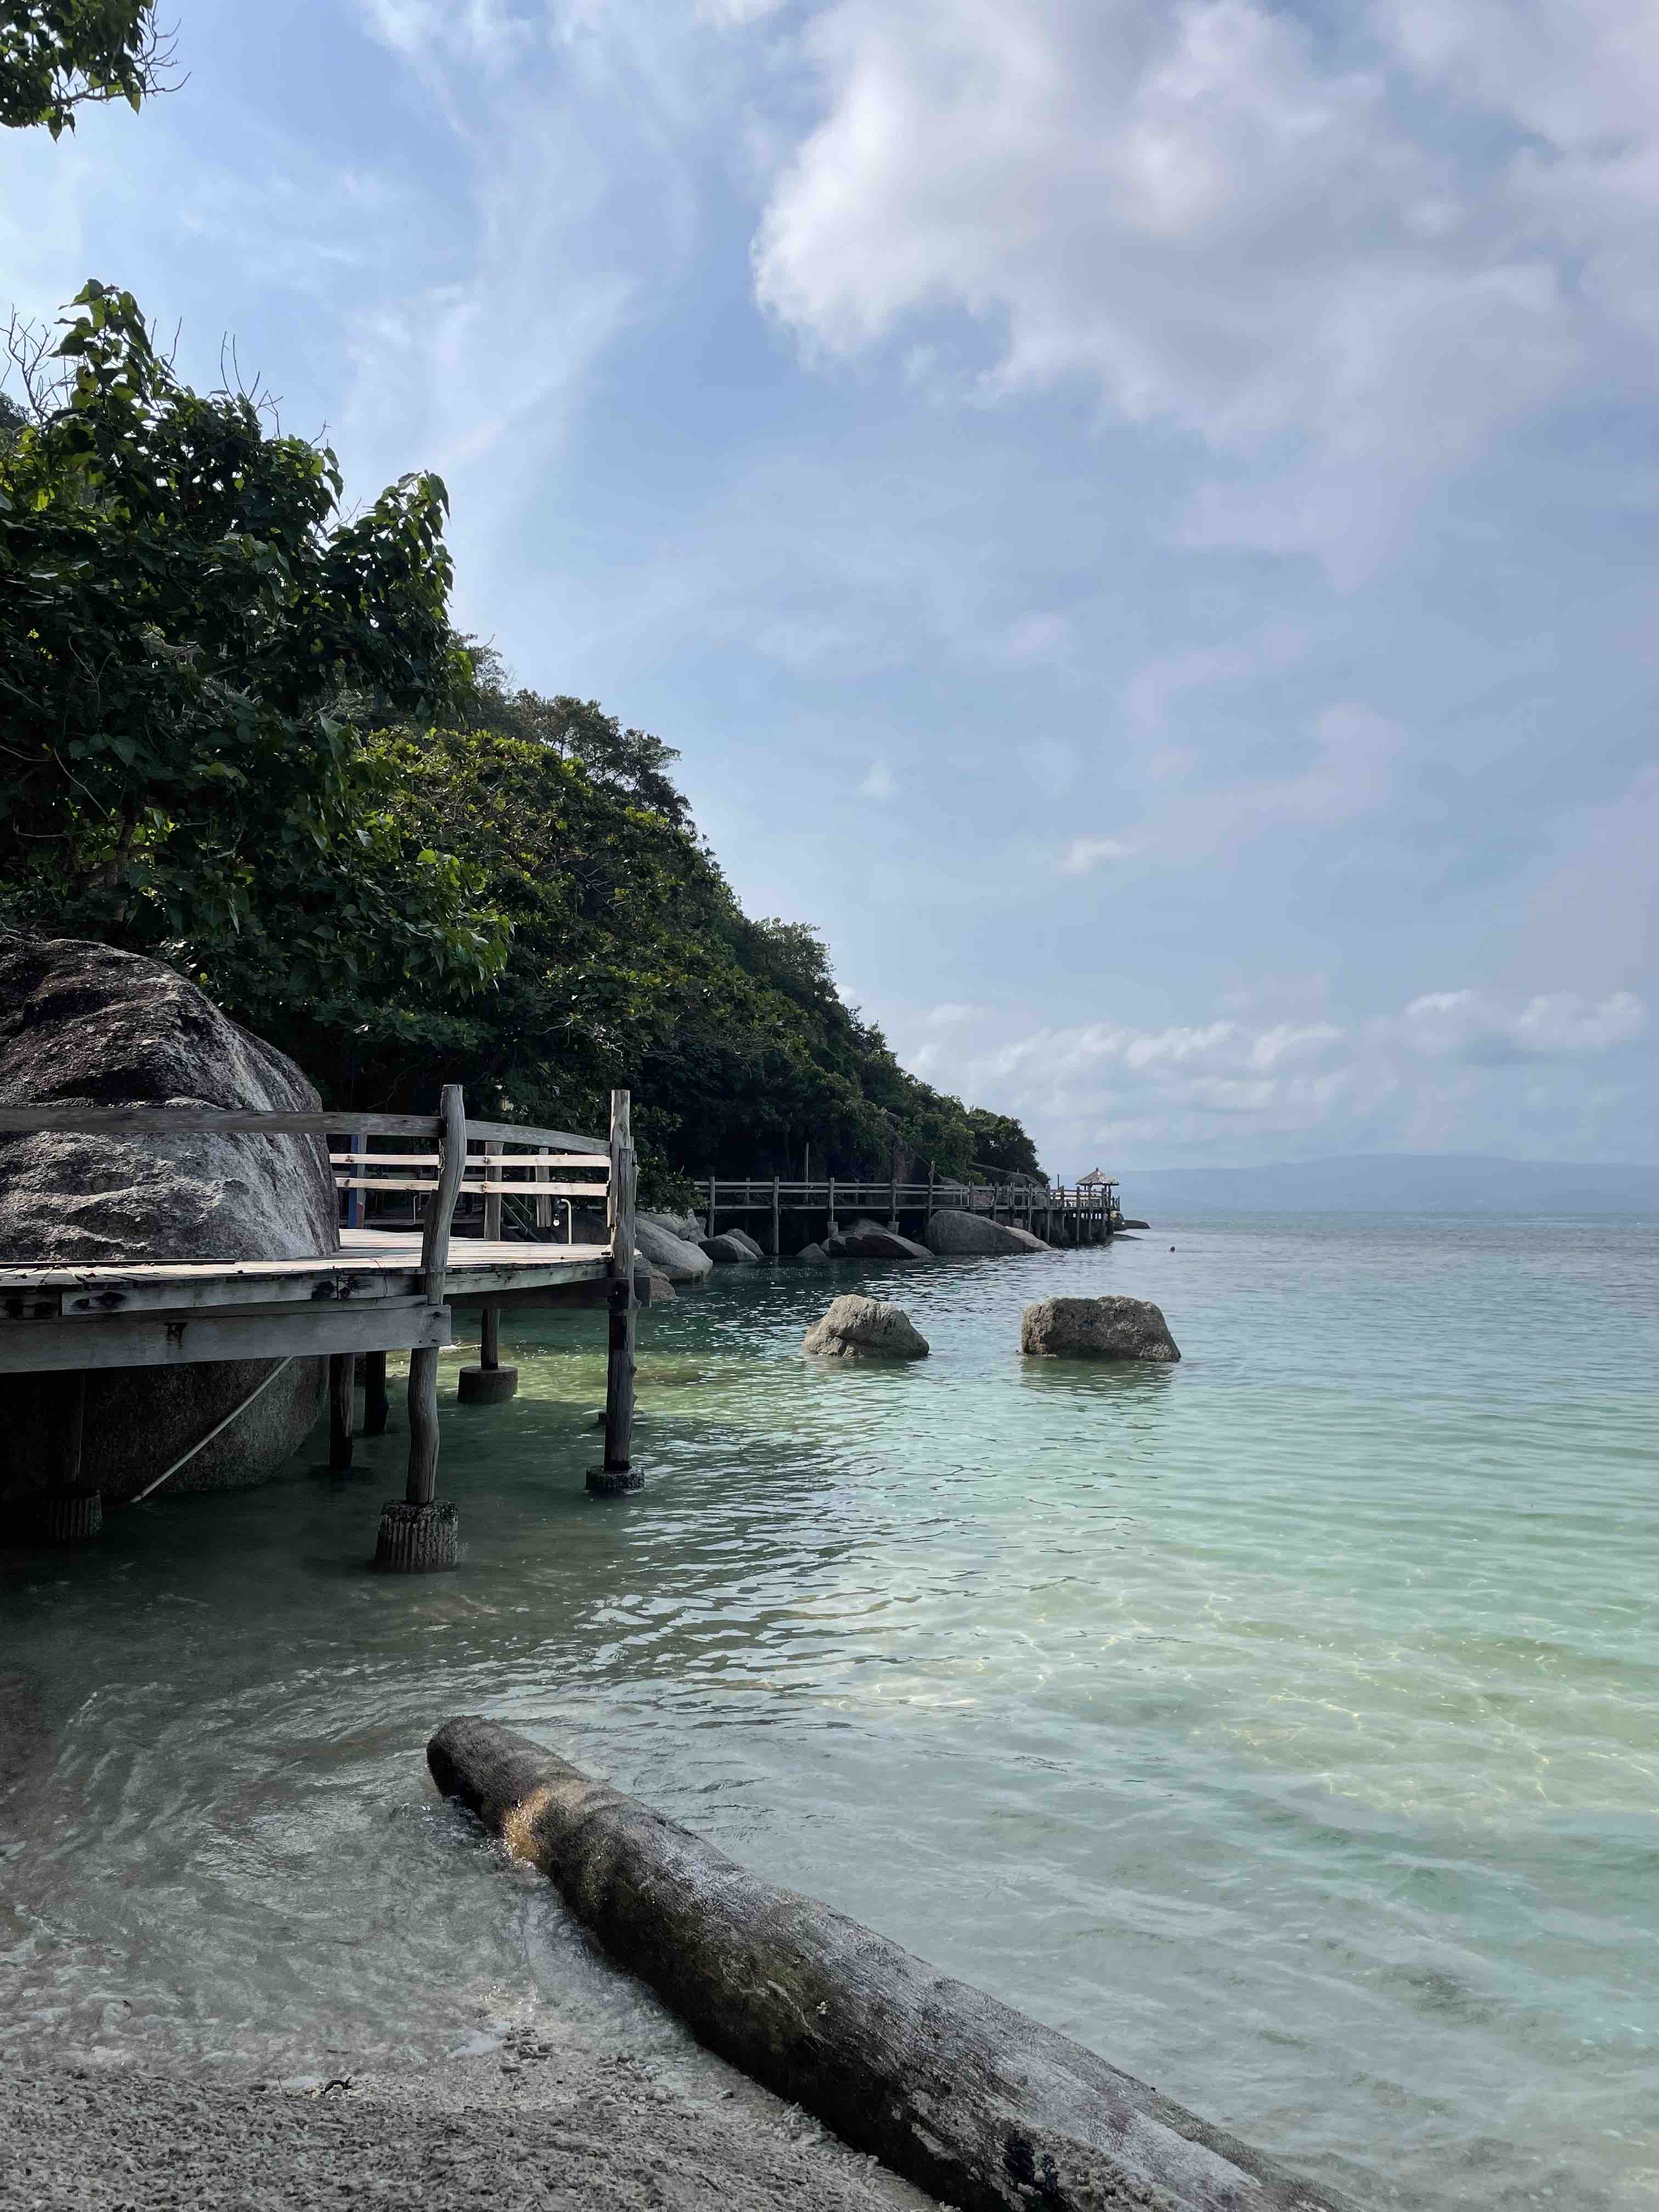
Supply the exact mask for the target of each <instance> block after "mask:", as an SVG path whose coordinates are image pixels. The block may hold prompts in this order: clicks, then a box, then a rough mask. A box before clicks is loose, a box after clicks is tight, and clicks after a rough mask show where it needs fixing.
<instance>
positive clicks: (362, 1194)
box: [346, 1136, 368, 1229]
mask: <svg viewBox="0 0 1659 2212" xmlns="http://www.w3.org/2000/svg"><path fill="white" fill-rule="evenodd" d="M350 1146H351V1167H350V1170H349V1173H350V1176H351V1180H352V1181H353V1182H360V1181H361V1180H362V1178H361V1177H360V1176H359V1175H358V1173H357V1163H358V1160H359V1158H361V1156H362V1149H363V1140H362V1137H361V1136H356V1137H353V1138H352V1139H351V1140H350ZM367 1197H368V1192H367V1191H363V1190H349V1191H348V1192H347V1193H346V1227H347V1228H348V1229H361V1228H362V1225H363V1201H364V1200H365V1199H366V1198H367Z"/></svg>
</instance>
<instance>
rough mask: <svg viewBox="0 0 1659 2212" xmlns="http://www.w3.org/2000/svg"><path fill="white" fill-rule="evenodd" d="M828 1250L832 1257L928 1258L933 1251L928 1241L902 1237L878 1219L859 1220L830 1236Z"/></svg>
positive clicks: (927, 1259) (825, 1246)
mask: <svg viewBox="0 0 1659 2212" xmlns="http://www.w3.org/2000/svg"><path fill="white" fill-rule="evenodd" d="M824 1250H825V1251H826V1252H827V1253H828V1255H829V1257H830V1258H831V1259H832V1260H926V1261H929V1262H930V1263H931V1261H932V1260H933V1254H932V1253H931V1252H930V1251H929V1250H928V1249H927V1246H926V1245H925V1244H917V1243H913V1242H912V1241H911V1239H910V1238H909V1237H901V1236H900V1235H899V1233H898V1231H897V1230H896V1229H884V1228H883V1227H882V1225H881V1224H880V1223H879V1222H878V1221H855V1222H854V1224H853V1225H852V1227H851V1228H850V1229H842V1230H838V1231H836V1234H835V1235H834V1236H833V1237H829V1238H828V1239H827V1240H826V1242H825V1244H824Z"/></svg>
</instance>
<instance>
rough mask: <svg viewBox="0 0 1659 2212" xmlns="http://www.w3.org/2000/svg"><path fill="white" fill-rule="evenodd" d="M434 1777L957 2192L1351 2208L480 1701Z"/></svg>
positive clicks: (849, 2122) (1103, 2211) (571, 1898)
mask: <svg viewBox="0 0 1659 2212" xmlns="http://www.w3.org/2000/svg"><path fill="white" fill-rule="evenodd" d="M427 1760H428V1765H429V1766H430V1768H431V1770H432V1775H433V1778H434V1780H435V1782H436V1783H437V1785H438V1787H439V1789H440V1790H442V1791H443V1792H444V1793H445V1795H446V1796H454V1797H459V1798H460V1799H461V1800H462V1801H463V1802H465V1804H467V1805H468V1806H470V1807H471V1809H472V1811H473V1812H474V1813H476V1814H477V1815H478V1817H479V1819H480V1820H483V1822H484V1823H485V1824H486V1826H489V1827H490V1828H492V1829H494V1830H495V1832H497V1833H499V1834H500V1835H501V1836H503V1837H504V1838H505V1839H506V1841H507V1845H508V1848H509V1849H510V1850H512V1852H513V1855H514V1857H519V1858H521V1859H525V1860H527V1861H529V1862H531V1863H533V1864H534V1865H536V1866H538V1867H539V1868H540V1869H541V1870H542V1872H543V1873H544V1874H546V1875H549V1876H550V1878H551V1879H552V1880H553V1881H555V1882H556V1884H557V1885H558V1887H559V1889H560V1891H561V1892H562V1894H563V1896H564V1898H565V1900H566V1902H567V1903H568V1905H570V1907H571V1909H572V1910H573V1911H574V1912H575V1913H576V1915H577V1917H579V1918H580V1920H582V1921H583V1922H584V1923H586V1926H587V1927H588V1928H589V1929H591V1930H592V1933H593V1934H594V1935H595V1936H597V1937H598V1938H599V1942H601V1943H602V1944H603V1945H604V1946H605V1949H606V1950H607V1951H608V1952H609V1953H610V1954H611V1957H612V1958H613V1959H614V1960H616V1961H617V1964H618V1965H620V1966H624V1967H626V1968H628V1969H629V1971H630V1972H634V1973H635V1974H637V1975H639V1977H640V1978H641V1980H643V1981H645V1982H647V1983H648V1984H650V1986H651V1987H652V1988H653V1990H656V1992H657V1993H658V1995H659V1996H661V1997H662V1998H663V1999H664V2001H665V2002H666V2003H668V2004H669V2005H671V2007H672V2008H674V2010H675V2011H676V2012H678V2014H679V2015H681V2016H682V2018H683V2019H684V2020H685V2021H687V2023H688V2024H689V2025H690V2027H691V2028H692V2029H693V2031H694V2032H695V2033H696V2035H697V2036H698V2037H699V2038H700V2039H702V2041H703V2042H704V2043H706V2044H707V2045H709V2047H710V2048H711V2049H712V2050H714V2051H719V2052H720V2054H721V2056H722V2057H726V2058H728V2059H730V2060H731V2061H732V2063H734V2064H736V2065H738V2066H740V2067H742V2068H743V2069H744V2070H745V2071H746V2072H748V2073H750V2074H752V2075H754V2076H755V2077H756V2078H757V2080H758V2081H763V2082H764V2083H766V2085H767V2086H768V2087H770V2088H772V2089H775V2091H776V2092H777V2093H779V2094H780V2095H781V2096H784V2097H787V2098H788V2099H790V2100H792V2101H793V2102H795V2103H797V2104H799V2105H801V2106H803V2107H804V2108H805V2110H806V2111H808V2112H812V2113H814V2114H816V2115H817V2118H819V2119H821V2120H823V2121H824V2122H826V2123H827V2124H829V2126H830V2127H832V2128H834V2129H835V2130H836V2133H837V2134H839V2135H840V2136H842V2137H843V2138H844V2139H845V2140H846V2141H847V2142H849V2143H851V2144H853V2145H854V2147H855V2148H858V2149H860V2150H863V2151H867V2152H872V2153H873V2154H875V2155H876V2156H877V2157H878V2158H879V2159H881V2160H883V2161H884V2163H885V2164H886V2165H887V2166H890V2167H891V2168H892V2169H893V2171H894V2172H897V2173H901V2174H903V2175H904V2176H905V2177H906V2178H907V2179H909V2180H911V2181H913V2182H915V2184H916V2185H918V2186H919V2187H921V2188H922V2189H926V2190H928V2191H931V2192H932V2193H933V2195H934V2196H935V2197H939V2199H940V2200H941V2201H942V2202H944V2203H948V2204H952V2205H956V2206H958V2207H960V2208H961V2212H1040V2208H1052V2212H1127V2208H1129V2207H1132V2206H1135V2207H1146V2208H1148V2212H1338V2208H1340V2204H1341V2202H1342V2200H1340V2199H1339V2198H1337V2197H1334V2196H1333V2195H1332V2194H1331V2192H1329V2191H1326V2190H1323V2189H1319V2188H1316V2187H1315V2186H1314V2185H1312V2184H1310V2183H1309V2182H1306V2181H1303V2180H1301V2179H1297V2177H1296V2176H1295V2175H1293V2174H1291V2173H1287V2172H1285V2170H1284V2169H1283V2168H1282V2167H1280V2166H1277V2165H1276V2164H1275V2163H1274V2162H1273V2160H1271V2159H1269V2158H1267V2156H1266V2155H1264V2154H1262V2153H1261V2152H1260V2151H1257V2150H1254V2149H1252V2148H1250V2146H1249V2144H1247V2143H1243V2142H1239V2141H1238V2139H1237V2137H1236V2136H1231V2135H1229V2134H1227V2133H1226V2132H1225V2130H1221V2129H1219V2128H1213V2127H1211V2126H1210V2125H1208V2124H1207V2123H1206V2122H1205V2121H1203V2120H1200V2119H1198V2118H1195V2117H1194V2115H1193V2114H1192V2113H1191V2112H1187V2111H1185V2110H1184V2109H1183V2108H1182V2106H1179V2105H1177V2104H1176V2103H1175V2102H1174V2101H1173V2100H1171V2099H1170V2098H1168V2097H1163V2096H1160V2095H1159V2094H1158V2092H1157V2090H1155V2089H1153V2088H1151V2087H1148V2086H1147V2084H1146V2083H1145V2082H1143V2081H1136V2080H1135V2079H1134V2077H1133V2075H1128V2074H1125V2073H1122V2072H1121V2071H1120V2070H1119V2069H1117V2068H1116V2067H1115V2066H1110V2065H1109V2064H1108V2063H1106V2061H1105V2060H1104V2059H1103V2058H1101V2057H1097V2055H1096V2053H1095V2052H1093V2051H1089V2050H1086V2049H1085V2047H1084V2046H1083V2045H1081V2044H1078V2043H1073V2041H1071V2039H1069V2038H1068V2037H1066V2036H1064V2035H1060V2034H1059V2033H1056V2032H1055V2031H1054V2029H1052V2028H1048V2027H1041V2026H1040V2025H1039V2024H1038V2023H1037V2022H1036V2021H1032V2020H1029V2019H1027V2018H1026V2017H1025V2015H1024V2014H1021V2013H1018V2012H1015V2011H1014V2010H1012V2008H1011V2007H1009V2006H1007V2005H1005V2004H1002V2003H1000V2002H998V2000H997V1999H996V1998H994V1997H992V1996H987V1995H986V1994H985V1993H984V1992H983V1991H982V1990H975V1989H973V1988H971V1987H969V1985H968V1984H966V1983H963V1982H958V1981H954V1980H952V1979H951V1978H949V1977H948V1976H946V1975H944V1974H941V1973H939V1972H938V1971H937V1970H936V1969H935V1968H934V1967H933V1966H929V1965H927V1962H926V1961H925V1960H921V1959H918V1958H917V1957H915V1955H914V1954H912V1953H911V1952H908V1951H905V1950H902V1949H901V1948H899V1946H898V1945H897V1944H896V1943H890V1942H887V1941H886V1939H885V1938H884V1937H883V1936H878V1935H875V1934H874V1933H872V1930H871V1929H867V1928H865V1927H862V1926H861V1925H860V1923H858V1922H857V1921H855V1920H849V1919H848V1918H847V1917H846V1916H845V1915H844V1914H842V1913H839V1912H835V1911H831V1910H830V1909H829V1906H827V1905H821V1904H819V1903H818V1902H817V1900H816V1899H812V1898H810V1897H805V1896H803V1895H801V1894H800V1893H799V1892H798V1891H795V1890H790V1889H783V1888H780V1887H777V1886H776V1885H775V1884H774V1883H771V1882H768V1881H762V1880H760V1879H759V1877H758V1876H757V1875H751V1874H750V1873H748V1872H747V1871H746V1870H745V1869H744V1868H742V1867H740V1866H738V1864H737V1863H736V1862H735V1861H734V1860H732V1859H729V1858H727V1857H726V1855H725V1853H724V1852H722V1851H720V1850H716V1849H715V1848H714V1845H713V1844H707V1843H705V1842H703V1841H702V1838H699V1837H697V1836H695V1835H693V1834H692V1833H691V1832H690V1830H689V1829H686V1828H682V1827H680V1826H678V1824H677V1823H676V1822H674V1821H672V1820H665V1819H664V1818H663V1817H662V1815H661V1814H658V1813H654V1812H653V1811H652V1810H651V1809H650V1808H649V1807H648V1806H646V1805H642V1804H641V1803H639V1802H637V1800H635V1799H634V1798H630V1797H626V1796H623V1794H622V1793H621V1792H620V1791H619V1790H612V1789H611V1788H610V1787H609V1786H608V1785H607V1784H604V1783H600V1782H595V1781H592V1780H591V1779H590V1778H588V1777H587V1776H586V1775H584V1774H582V1773H580V1772H579V1771H578V1770H577V1769H576V1768H574V1766H570V1765H567V1763H566V1762H565V1761H564V1760H563V1759H559V1758H556V1757H555V1756H554V1754H553V1753H550V1752H545V1751H543V1750H542V1749H541V1748H540V1747H538V1745H536V1744H533V1743H532V1742H531V1741H529V1739H528V1738H527V1737H526V1736H522V1735H519V1734H518V1733H517V1732H516V1731H514V1730H513V1729H505V1728H501V1727H500V1726H498V1725H497V1724H496V1723H494V1722H492V1721H487V1720H483V1719H479V1718H477V1717H465V1718H459V1719H455V1720H451V1721H447V1722H446V1723H444V1725H443V1727H442V1728H441V1729H439V1731H438V1733H437V1734H436V1735H435V1736H434V1737H433V1739H432V1741H431V1742H430V1743H429V1744H428V1747H427Z"/></svg>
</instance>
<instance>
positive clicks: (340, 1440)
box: [328, 1352, 357, 1474]
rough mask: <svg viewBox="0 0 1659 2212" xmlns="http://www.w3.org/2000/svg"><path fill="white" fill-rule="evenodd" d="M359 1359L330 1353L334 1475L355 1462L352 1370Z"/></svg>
mask: <svg viewBox="0 0 1659 2212" xmlns="http://www.w3.org/2000/svg"><path fill="white" fill-rule="evenodd" d="M356 1364H357V1363H356V1359H355V1358H353V1357H352V1355H351V1353H350V1352H330V1354H329V1356H328V1464H329V1471H330V1473H331V1474H345V1472H346V1471H347V1469H348V1468H349V1467H350V1465H351V1450H352V1404H351V1391H352V1380H353V1376H352V1370H354V1369H355V1367H356Z"/></svg>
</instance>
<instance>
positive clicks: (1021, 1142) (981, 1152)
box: [968, 1106, 1043, 1182]
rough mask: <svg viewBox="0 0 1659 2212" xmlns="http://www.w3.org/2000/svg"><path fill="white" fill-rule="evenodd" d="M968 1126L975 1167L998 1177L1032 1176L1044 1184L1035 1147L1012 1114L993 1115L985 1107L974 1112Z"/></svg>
mask: <svg viewBox="0 0 1659 2212" xmlns="http://www.w3.org/2000/svg"><path fill="white" fill-rule="evenodd" d="M968 1126H969V1131H970V1133H971V1134H972V1139H973V1146H974V1164H975V1166H976V1167H980V1168H988V1169H992V1170H994V1171H995V1172H996V1173H998V1174H999V1175H1015V1176H1034V1177H1035V1178H1036V1180H1037V1181H1038V1182H1042V1180H1043V1175H1042V1168H1041V1167H1040V1166H1039V1165H1038V1164H1037V1156H1036V1146H1035V1145H1034V1144H1033V1143H1032V1142H1031V1139H1030V1137H1028V1136H1027V1135H1026V1133H1025V1130H1024V1126H1023V1125H1022V1124H1021V1123H1020V1122H1018V1121H1016V1120H1015V1119H1014V1117H1013V1115H1012V1114H993V1113H991V1112H990V1111H989V1110H988V1109H987V1108H985V1107H983V1106H975V1107H973V1108H971V1109H969V1115H968Z"/></svg>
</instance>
